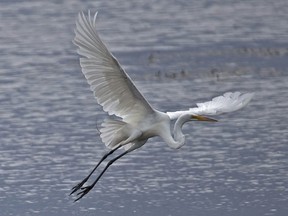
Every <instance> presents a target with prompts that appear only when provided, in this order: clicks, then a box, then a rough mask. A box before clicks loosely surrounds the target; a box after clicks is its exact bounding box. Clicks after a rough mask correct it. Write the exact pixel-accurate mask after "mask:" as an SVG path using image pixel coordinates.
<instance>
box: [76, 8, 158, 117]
mask: <svg viewBox="0 0 288 216" xmlns="http://www.w3.org/2000/svg"><path fill="white" fill-rule="evenodd" d="M96 16H97V13H96V14H95V16H94V18H93V17H91V16H90V11H89V13H88V16H85V14H84V13H83V12H81V13H79V15H78V19H77V22H76V29H75V34H76V36H75V38H74V43H75V44H76V45H77V46H78V47H79V49H78V53H79V54H80V55H82V56H83V57H82V58H80V65H81V68H82V72H83V74H84V75H85V77H86V79H87V82H88V83H89V85H90V88H91V90H92V91H93V92H94V96H95V98H96V99H97V102H98V103H99V104H100V105H102V106H103V110H104V111H106V112H108V114H109V115H116V116H119V117H121V118H122V119H124V120H125V121H126V122H129V119H133V121H135V120H136V121H137V119H140V118H141V117H143V116H145V115H146V114H147V113H149V112H153V109H152V107H151V106H150V105H149V103H148V102H147V101H146V100H145V98H144V97H143V96H142V94H141V93H140V92H139V91H138V89H137V88H136V87H135V85H134V84H133V82H132V80H131V79H130V77H129V76H128V74H126V73H125V71H124V70H123V69H122V68H121V66H120V64H119V63H118V61H117V59H116V58H115V57H114V56H113V55H112V54H111V53H110V52H109V51H108V49H107V47H106V46H105V45H104V43H103V42H102V41H101V39H100V37H99V35H98V33H97V30H96Z"/></svg>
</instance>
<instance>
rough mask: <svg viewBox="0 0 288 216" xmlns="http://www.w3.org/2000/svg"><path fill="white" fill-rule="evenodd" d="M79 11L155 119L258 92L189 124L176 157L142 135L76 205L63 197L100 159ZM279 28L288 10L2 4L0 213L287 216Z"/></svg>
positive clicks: (283, 47) (283, 28)
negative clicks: (226, 95) (237, 106)
mask: <svg viewBox="0 0 288 216" xmlns="http://www.w3.org/2000/svg"><path fill="white" fill-rule="evenodd" d="M87 9H91V10H92V11H96V10H99V17H98V26H99V31H100V34H101V36H102V38H103V40H104V41H105V42H106V43H107V44H108V46H109V47H110V49H111V50H112V51H113V53H114V55H115V56H116V57H117V58H118V59H119V61H120V63H121V64H122V65H123V67H124V68H125V69H126V70H127V72H128V73H129V74H130V75H131V77H132V79H133V80H134V81H135V82H136V85H137V86H138V87H139V89H140V90H141V91H142V92H143V94H144V95H145V97H147V99H148V100H149V102H150V103H151V104H152V105H153V106H154V107H156V108H157V109H160V110H163V111H170V110H177V109H184V108H188V107H192V106H194V105H195V102H201V101H205V100H209V99H210V98H211V97H213V96H217V95H219V94H222V93H223V92H225V91H235V90H239V91H242V92H255V93H256V95H255V98H254V99H253V100H252V101H251V103H250V104H249V106H247V107H246V108H245V109H243V110H241V111H238V112H237V113H231V114H227V115H223V116H219V117H218V119H219V122H218V123H217V124H204V123H193V124H192V123H190V124H187V125H185V128H184V131H185V133H186V134H187V144H186V145H185V146H184V147H183V148H181V149H179V150H177V151H175V150H172V149H170V148H169V147H168V146H166V144H165V143H163V142H162V140H160V139H159V138H154V139H151V140H150V141H149V142H148V143H147V144H146V145H144V146H143V147H142V148H141V149H139V150H137V151H135V152H133V153H131V154H130V155H127V156H126V157H124V158H122V159H121V160H119V161H117V163H115V164H114V165H113V166H111V168H109V170H108V171H107V173H106V174H105V175H104V176H103V178H102V179H101V180H100V181H99V183H98V185H96V187H95V189H93V191H91V192H90V193H89V194H88V195H87V196H86V197H84V198H83V199H82V200H81V201H80V202H77V203H73V199H74V198H75V197H69V196H68V195H69V193H70V189H71V188H72V187H73V186H74V185H75V184H76V183H78V182H79V181H80V180H82V179H83V178H84V177H85V176H86V175H87V174H88V172H89V171H90V170H91V169H92V167H93V166H94V165H95V163H96V162H97V161H98V160H99V159H100V158H101V156H102V155H103V154H104V153H105V152H106V151H107V150H106V149H105V146H104V145H103V144H102V143H101V141H100V139H99V134H98V132H97V124H99V123H101V119H103V118H104V117H105V113H103V112H102V110H101V107H99V106H98V105H97V104H96V101H95V99H94V98H93V95H92V93H91V92H90V90H89V87H88V85H87V83H86V81H85V79H84V77H83V75H82V74H81V71H80V66H79V62H78V61H79V60H78V58H79V56H78V55H77V54H76V51H75V50H76V48H75V46H74V45H73V44H72V43H71V40H72V39H73V36H74V33H73V28H74V22H75V19H76V16H77V13H78V12H79V11H80V10H87ZM287 20H288V3H287V1H286V0H276V1H275V0H262V1H258V0H252V1H251V0H249V1H248V0H247V1H245V0H244V1H243V0H241V1H223V0H216V1H205V0H199V1H193V2H192V1H188V0H181V1H173V0H168V1H167V0H157V1H156V0H148V1H135V2H133V3H132V2H131V1H116V0H110V1H104V0H103V1H86V0H82V1H81V0H62V1H56V0H55V1H20V0H18V1H17V0H9V1H8V0H7V1H4V0H2V1H1V2H0V30H1V31H0V41H1V43H0V53H1V55H0V62H1V66H0V104H1V107H0V166H1V167H0V209H1V213H0V214H1V215H5V216H6V215H13V216H14V215H15V216H16V215H19V216H25V215H29V216H30V215H47V216H51V215H59V216H60V215H61V216H70V215H85V216H88V215H98V216H101V215H103V216H106V215H159V216H162V215H163V216H168V215H172V216H174V215H175V216H181V215H183V216H184V215H185V216H186V215H195V216H218V215H219V216H220V215H221V216H226V215H227V216H228V215H229V216H240V215H243V216H244V215H245V216H249V215H253V216H254V215H261V216H262V215H279V216H280V215H281V216H286V215H287V212H288V146H287V145H288V144H287V140H288V133H287V120H288V117H287V106H288V102H287V98H288V91H287V90H288V89H287V86H288V76H287V66H288V61H287V56H288V47H287V45H288V44H287V42H288V40H287V36H288V28H287Z"/></svg>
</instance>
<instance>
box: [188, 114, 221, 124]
mask: <svg viewBox="0 0 288 216" xmlns="http://www.w3.org/2000/svg"><path fill="white" fill-rule="evenodd" d="M191 119H196V120H198V121H210V122H217V120H216V119H212V118H208V117H205V116H201V115H192V116H191Z"/></svg>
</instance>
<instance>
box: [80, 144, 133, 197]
mask: <svg viewBox="0 0 288 216" xmlns="http://www.w3.org/2000/svg"><path fill="white" fill-rule="evenodd" d="M129 152H131V150H130V149H128V150H127V151H125V152H123V153H122V154H120V155H118V156H117V157H115V158H113V159H112V160H110V161H109V162H108V163H107V165H106V166H105V168H104V169H103V171H102V172H101V173H100V175H99V176H98V177H97V179H96V180H95V181H94V182H93V183H92V184H91V185H88V186H86V187H82V188H81V190H82V191H81V192H79V193H78V194H77V196H79V197H78V198H77V199H76V200H75V201H74V202H76V201H78V200H80V199H81V198H82V197H83V196H85V195H86V194H87V193H88V192H89V191H90V190H91V189H92V188H93V187H94V186H95V185H96V183H97V182H98V181H99V179H100V178H101V177H102V175H103V174H104V173H105V171H106V170H107V169H108V167H109V166H111V165H112V164H113V163H114V162H115V161H116V160H118V159H119V158H121V157H123V156H124V155H126V154H127V153H129Z"/></svg>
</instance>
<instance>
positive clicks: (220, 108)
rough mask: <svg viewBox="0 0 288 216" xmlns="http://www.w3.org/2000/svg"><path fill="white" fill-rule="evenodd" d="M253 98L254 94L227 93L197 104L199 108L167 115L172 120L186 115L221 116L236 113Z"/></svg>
mask: <svg viewBox="0 0 288 216" xmlns="http://www.w3.org/2000/svg"><path fill="white" fill-rule="evenodd" d="M253 96H254V93H246V94H241V93H240V92H233V93H232V92H226V93H225V94H224V95H221V96H218V97H215V98H213V99H212V100H211V101H207V102H204V103H197V107H194V108H190V109H189V110H186V111H176V112H167V114H168V115H169V117H170V119H176V118H178V117H179V116H180V115H182V114H185V113H190V114H192V115H219V114H222V113H228V112H234V111H236V110H239V109H241V108H243V107H244V106H246V105H247V104H248V103H249V101H250V100H251V99H252V97H253Z"/></svg>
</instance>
